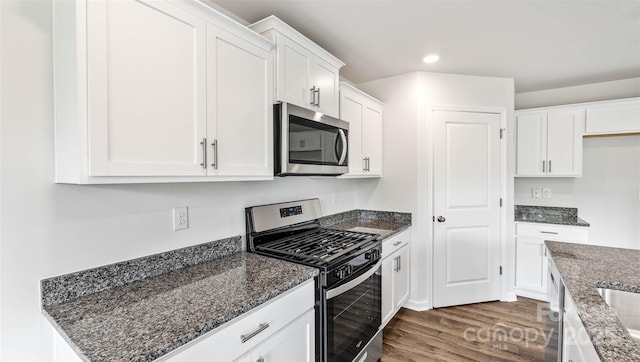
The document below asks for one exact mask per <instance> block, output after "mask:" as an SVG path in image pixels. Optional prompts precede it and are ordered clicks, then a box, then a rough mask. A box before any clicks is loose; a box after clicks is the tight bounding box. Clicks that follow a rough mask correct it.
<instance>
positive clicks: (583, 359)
mask: <svg viewBox="0 0 640 362" xmlns="http://www.w3.org/2000/svg"><path fill="white" fill-rule="evenodd" d="M562 323H563V332H562V334H563V336H562V361H563V362H597V361H600V358H599V357H598V352H596V349H595V347H593V344H592V343H591V339H590V338H589V335H588V334H587V330H586V329H585V328H584V325H583V324H582V320H581V319H580V316H579V315H578V311H577V310H576V306H575V303H574V301H573V299H572V298H571V294H569V292H568V291H566V290H565V292H564V315H563V316H562Z"/></svg>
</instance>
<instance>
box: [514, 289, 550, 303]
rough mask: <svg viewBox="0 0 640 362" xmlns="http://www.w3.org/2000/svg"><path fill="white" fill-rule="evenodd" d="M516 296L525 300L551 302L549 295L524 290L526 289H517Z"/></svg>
mask: <svg viewBox="0 0 640 362" xmlns="http://www.w3.org/2000/svg"><path fill="white" fill-rule="evenodd" d="M514 294H516V295H518V296H521V297H525V298H531V299H536V300H540V301H543V302H548V301H549V296H548V295H547V293H540V292H532V291H530V290H524V289H516V290H515V292H514Z"/></svg>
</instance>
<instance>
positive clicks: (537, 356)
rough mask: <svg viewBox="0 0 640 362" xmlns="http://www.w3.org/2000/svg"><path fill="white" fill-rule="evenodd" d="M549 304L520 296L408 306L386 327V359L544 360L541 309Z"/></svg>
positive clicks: (393, 361)
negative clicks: (417, 307) (430, 306)
mask: <svg viewBox="0 0 640 362" xmlns="http://www.w3.org/2000/svg"><path fill="white" fill-rule="evenodd" d="M546 308H548V303H544V302H540V301H537V300H534V299H527V298H521V297H519V298H518V301H517V302H510V303H509V302H488V303H480V304H469V305H463V306H456V307H448V308H438V309H433V310H428V311H425V312H416V311H412V310H409V309H405V308H403V309H401V310H400V312H398V314H396V316H395V317H394V318H393V320H391V321H390V322H389V324H387V326H386V327H385V329H384V346H383V352H382V362H396V361H403V362H406V361H543V360H544V344H545V335H546V333H545V323H544V314H542V313H541V312H539V311H544V310H546ZM539 315H540V317H538V316H539Z"/></svg>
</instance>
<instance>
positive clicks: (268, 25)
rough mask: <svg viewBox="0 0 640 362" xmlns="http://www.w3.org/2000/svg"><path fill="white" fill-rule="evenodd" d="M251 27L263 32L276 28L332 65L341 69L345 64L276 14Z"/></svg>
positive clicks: (250, 26) (260, 32)
mask: <svg viewBox="0 0 640 362" xmlns="http://www.w3.org/2000/svg"><path fill="white" fill-rule="evenodd" d="M249 28H250V29H252V30H254V31H255V32H257V33H259V34H262V33H264V32H267V31H269V30H275V31H277V32H278V33H280V34H283V35H284V36H286V37H287V38H289V39H291V40H293V41H295V42H296V43H298V44H299V45H301V46H302V47H304V48H307V49H309V50H311V51H312V52H314V53H315V54H317V55H318V56H320V57H322V58H323V59H324V60H325V61H327V62H329V64H331V65H332V66H334V67H336V68H338V69H340V68H342V67H344V66H345V63H344V62H343V61H341V60H340V59H338V58H336V57H335V56H334V55H333V54H331V53H329V52H328V51H326V50H325V49H324V48H322V47H321V46H319V45H318V44H316V43H315V42H313V41H312V40H311V39H309V38H307V37H306V36H304V35H303V34H302V33H300V32H299V31H297V30H296V29H294V28H292V27H291V26H290V25H289V24H287V23H285V22H284V21H282V20H280V19H279V18H278V17H276V16H275V15H270V16H268V17H266V18H264V19H262V20H258V21H257V22H255V23H253V24H251V25H249Z"/></svg>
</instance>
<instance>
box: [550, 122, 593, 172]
mask: <svg viewBox="0 0 640 362" xmlns="http://www.w3.org/2000/svg"><path fill="white" fill-rule="evenodd" d="M583 125H584V112H583V111H580V110H576V111H563V112H550V113H549V114H548V116H547V174H548V175H549V176H581V175H582V131H581V130H582V127H583Z"/></svg>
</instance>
